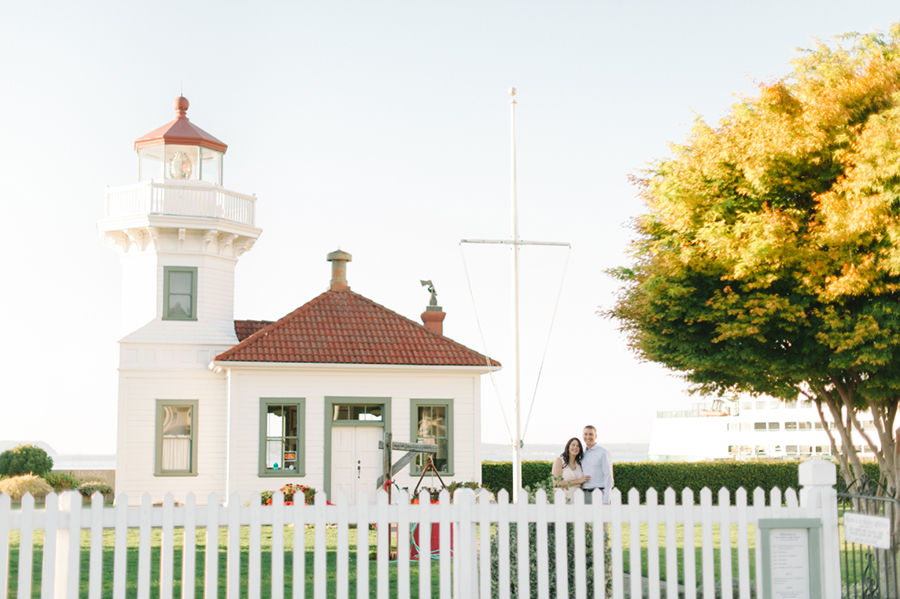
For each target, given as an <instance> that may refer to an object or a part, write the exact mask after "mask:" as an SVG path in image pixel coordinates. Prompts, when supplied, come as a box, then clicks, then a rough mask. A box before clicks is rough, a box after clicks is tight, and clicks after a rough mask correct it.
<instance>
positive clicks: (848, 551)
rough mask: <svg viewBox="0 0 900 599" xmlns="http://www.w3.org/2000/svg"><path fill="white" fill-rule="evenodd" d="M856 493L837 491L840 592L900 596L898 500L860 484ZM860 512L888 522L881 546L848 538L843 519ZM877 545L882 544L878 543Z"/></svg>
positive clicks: (877, 598)
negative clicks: (880, 495)
mask: <svg viewBox="0 0 900 599" xmlns="http://www.w3.org/2000/svg"><path fill="white" fill-rule="evenodd" d="M856 490H857V491H858V493H838V522H839V524H840V537H841V585H842V589H841V595H842V596H843V597H844V598H845V599H900V576H898V559H897V558H898V548H900V544H898V534H897V533H898V518H900V501H897V500H896V499H894V498H892V497H878V496H876V492H877V489H875V488H873V487H872V486H870V485H867V484H863V485H860V488H857V489H856ZM853 514H859V515H862V516H874V517H877V518H882V519H884V520H881V521H880V522H881V523H883V524H885V520H886V521H887V523H889V525H890V528H889V532H888V533H887V539H886V544H887V545H888V547H886V548H882V547H877V546H873V545H870V544H865V543H862V542H852V539H853V538H854V535H853V534H850V535H849V536H850V537H851V540H848V539H847V536H848V535H847V532H848V531H847V529H846V526H845V519H846V517H847V516H848V515H853ZM877 544H878V545H884V544H885V543H883V542H879V543H877Z"/></svg>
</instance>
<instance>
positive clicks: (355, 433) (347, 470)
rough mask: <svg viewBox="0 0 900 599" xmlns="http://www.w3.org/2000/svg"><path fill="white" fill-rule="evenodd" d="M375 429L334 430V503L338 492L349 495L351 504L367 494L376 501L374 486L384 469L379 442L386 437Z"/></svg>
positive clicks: (332, 449) (332, 455) (358, 427)
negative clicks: (362, 492)
mask: <svg viewBox="0 0 900 599" xmlns="http://www.w3.org/2000/svg"><path fill="white" fill-rule="evenodd" d="M383 430H384V429H382V428H381V427H374V426H335V427H332V429H331V495H330V497H331V501H334V500H335V499H336V498H337V494H338V492H339V491H343V492H344V493H346V494H347V498H348V499H349V500H350V504H351V505H353V504H355V503H356V495H357V494H358V493H359V492H360V491H365V492H366V494H367V495H368V496H369V498H370V500H373V501H374V498H375V491H377V490H378V489H377V487H376V485H375V483H376V481H377V480H378V477H379V476H380V475H381V469H382V453H381V450H380V449H378V442H379V441H381V440H382V438H383V436H384V433H383Z"/></svg>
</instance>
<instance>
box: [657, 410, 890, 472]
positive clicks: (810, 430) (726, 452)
mask: <svg viewBox="0 0 900 599" xmlns="http://www.w3.org/2000/svg"><path fill="white" fill-rule="evenodd" d="M825 417H826V420H828V426H829V427H830V428H831V430H833V431H834V430H835V425H834V422H832V421H831V420H832V419H831V418H830V414H828V413H827V412H826V415H825ZM859 418H860V420H861V422H862V424H863V428H864V429H866V431H867V432H868V431H871V433H870V436H871V437H872V438H873V440H875V441H877V440H878V439H877V432H876V431H875V425H874V424H873V422H872V416H871V415H870V414H868V413H863V414H860V416H859ZM833 435H834V436H835V440H836V441H837V443H838V445H840V436H839V435H838V433H837V432H836V431H835V432H834V433H833ZM853 442H854V444H855V445H856V449H857V451H859V452H860V454H861V457H863V458H867V457H868V458H874V455H872V453H871V451H870V449H869V448H868V446H867V444H866V442H865V440H864V439H863V438H862V436H860V435H859V433H857V432H856V431H854V432H853ZM812 456H818V457H825V458H829V459H830V457H831V445H830V442H829V440H828V435H827V433H826V432H825V430H824V429H823V425H822V423H821V421H820V420H819V415H818V412H817V410H816V406H815V404H813V403H812V402H810V401H805V400H800V401H787V402H785V401H781V400H777V399H772V398H767V397H757V398H742V399H740V400H737V401H724V400H721V399H717V400H712V401H708V402H697V403H694V404H693V405H692V406H691V409H690V410H681V411H660V412H657V413H656V419H655V420H654V421H653V430H652V431H651V434H650V448H649V450H648V458H649V459H650V460H653V461H687V462H690V461H699V460H714V459H729V458H730V459H754V458H777V459H799V458H803V457H812Z"/></svg>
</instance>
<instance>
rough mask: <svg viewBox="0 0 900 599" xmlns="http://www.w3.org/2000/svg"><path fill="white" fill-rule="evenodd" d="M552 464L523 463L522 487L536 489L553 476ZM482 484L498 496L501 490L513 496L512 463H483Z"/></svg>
mask: <svg viewBox="0 0 900 599" xmlns="http://www.w3.org/2000/svg"><path fill="white" fill-rule="evenodd" d="M552 466H553V464H552V463H551V462H538V461H525V462H522V486H523V487H534V485H535V484H537V483H539V482H540V481H543V480H546V479H547V478H548V477H549V476H550V475H551V474H552V472H551V467H552ZM481 484H482V485H484V487H485V488H486V489H487V490H489V491H490V492H491V493H493V494H494V495H496V494H497V493H499V492H500V490H501V489H506V492H507V493H509V494H510V495H512V462H482V463H481Z"/></svg>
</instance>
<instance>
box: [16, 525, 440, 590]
mask: <svg viewBox="0 0 900 599" xmlns="http://www.w3.org/2000/svg"><path fill="white" fill-rule="evenodd" d="M367 532H368V534H369V546H370V547H372V548H374V546H375V540H376V533H375V531H367ZM182 534H183V531H182V529H175V552H174V553H175V560H174V561H175V564H174V578H175V586H174V593H173V596H174V597H180V596H181V572H182V569H181V566H182V563H181V562H182V555H181V546H182ZM138 535H139V531H138V529H129V531H128V567H127V572H128V575H127V584H126V593H127V596H128V597H136V596H137V568H138V543H139V539H138ZM284 537H285V555H284V561H285V566H284V570H285V572H284V581H285V597H290V596H291V593H292V589H293V585H294V580H293V576H292V565H293V559H294V555H295V553H294V544H293V528H286V531H285V535H284ZM326 540H327V545H328V555H327V561H326V563H327V566H328V568H327V569H328V583H327V588H328V596H329V597H335V596H336V572H337V550H336V547H337V529H335V528H328V529H327V532H326ZM349 540H350V580H349V586H350V596H351V597H354V596H355V595H356V584H357V580H356V531H355V530H351V531H350V535H349ZM43 541H44V534H43V531H35V533H34V558H33V572H32V581H33V582H32V589H31V596H32V597H33V598H39V597H40V592H41V560H42V556H43ZM160 541H161V533H160V530H159V529H154V530H153V533H152V555H151V580H152V581H153V582H152V585H151V589H150V596H151V597H159V555H160ZM114 545H115V531H114V530H111V529H110V530H106V531H104V535H103V591H102V594H103V597H111V596H112V588H113V552H114ZM271 546H272V527H271V526H263V527H262V550H263V554H262V559H261V561H262V597H263V598H268V597H270V592H269V588H270V586H271V584H270V582H271V581H270V572H271V554H270V553H269V550H270V548H271ZM81 548H82V551H81V593H80V596H81V597H85V598H86V597H87V594H88V565H89V561H88V560H89V553H88V552H89V549H90V531H87V530H85V531H82V535H81ZM226 548H227V540H226V530H225V529H224V528H223V529H221V531H220V534H219V588H218V596H219V597H220V598H222V599H224V597H225V573H226V553H225V552H226ZM248 548H249V527H243V528H242V534H241V597H246V596H247V578H248V572H247V570H248ZM10 549H11V555H10V576H9V582H8V587H7V588H8V590H9V595H8V597H9V598H10V599H15V598H17V597H18V592H17V591H18V589H17V584H18V575H17V573H18V565H19V533H18V532H12V533H11V534H10ZM304 549H305V554H304V559H305V560H306V572H305V573H306V580H305V584H306V596H307V597H312V593H313V529H312V528H308V529H306V546H305V547H304ZM205 562H206V543H205V530H204V529H198V534H197V553H196V570H195V572H196V573H197V577H196V581H197V583H196V585H197V586H196V591H195V597H202V596H203V576H204V572H205V569H204V564H205ZM389 569H390V579H391V584H392V587H393V588H396V585H395V582H396V578H397V564H396V563H391V564H390V568H389ZM369 574H370V580H369V581H368V584H369V587H370V596H373V597H374V596H375V589H376V585H377V578H376V562H375V561H374V560H373V561H371V562H370V564H369ZM410 574H411V581H410V588H411V592H412V596H413V597H418V591H419V563H418V562H411V564H410ZM438 577H439V570H438V565H437V562H436V561H434V562H432V580H431V582H432V584H431V587H432V596H434V597H438V596H439V578H438Z"/></svg>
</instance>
